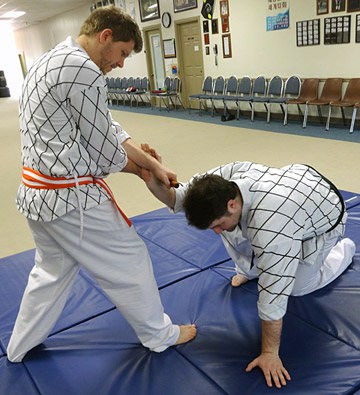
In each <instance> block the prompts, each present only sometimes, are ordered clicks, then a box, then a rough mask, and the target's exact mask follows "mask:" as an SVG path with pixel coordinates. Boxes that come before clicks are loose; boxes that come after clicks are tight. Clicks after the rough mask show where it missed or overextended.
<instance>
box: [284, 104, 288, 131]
mask: <svg viewBox="0 0 360 395" xmlns="http://www.w3.org/2000/svg"><path fill="white" fill-rule="evenodd" d="M287 118H288V104H287V103H285V115H284V126H286V125H287Z"/></svg>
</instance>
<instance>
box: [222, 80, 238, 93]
mask: <svg viewBox="0 0 360 395" xmlns="http://www.w3.org/2000/svg"><path fill="white" fill-rule="evenodd" d="M238 87H239V83H238V79H237V77H235V76H234V75H232V76H231V77H230V78H229V79H228V82H227V84H226V88H225V94H233V95H236V94H237V91H238Z"/></svg>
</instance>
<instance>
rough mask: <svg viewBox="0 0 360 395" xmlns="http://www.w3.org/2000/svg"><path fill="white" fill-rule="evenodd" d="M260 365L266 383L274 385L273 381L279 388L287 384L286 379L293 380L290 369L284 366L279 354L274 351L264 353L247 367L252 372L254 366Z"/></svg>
mask: <svg viewBox="0 0 360 395" xmlns="http://www.w3.org/2000/svg"><path fill="white" fill-rule="evenodd" d="M255 367H259V368H260V369H261V370H262V371H263V373H264V376H265V380H266V384H267V385H268V386H269V387H272V381H274V384H275V386H276V387H277V388H281V386H285V385H286V380H291V377H290V375H289V373H288V371H287V370H286V369H285V368H284V366H283V364H282V362H281V359H280V357H279V356H278V355H276V354H272V353H262V354H261V355H260V356H258V357H257V358H255V359H254V360H253V361H252V362H250V363H249V365H248V366H247V368H246V370H245V371H246V372H250V371H251V370H252V369H253V368H255Z"/></svg>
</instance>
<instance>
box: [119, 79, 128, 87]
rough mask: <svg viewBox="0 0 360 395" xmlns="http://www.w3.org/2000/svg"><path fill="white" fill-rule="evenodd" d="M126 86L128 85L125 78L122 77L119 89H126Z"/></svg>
mask: <svg viewBox="0 0 360 395" xmlns="http://www.w3.org/2000/svg"><path fill="white" fill-rule="evenodd" d="M128 86H129V85H128V79H127V77H123V79H122V80H121V89H126V88H127V87H128Z"/></svg>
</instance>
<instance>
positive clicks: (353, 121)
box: [349, 106, 357, 133]
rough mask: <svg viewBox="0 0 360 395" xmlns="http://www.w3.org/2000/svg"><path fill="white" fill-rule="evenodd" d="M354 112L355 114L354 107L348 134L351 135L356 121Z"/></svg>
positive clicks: (355, 109)
mask: <svg viewBox="0 0 360 395" xmlns="http://www.w3.org/2000/svg"><path fill="white" fill-rule="evenodd" d="M356 112H357V108H356V107H355V106H354V109H353V115H352V118H351V126H350V130H349V133H353V132H354V126H355V120H356Z"/></svg>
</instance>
